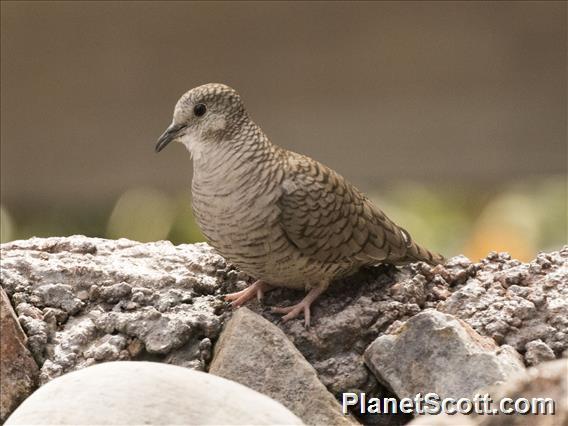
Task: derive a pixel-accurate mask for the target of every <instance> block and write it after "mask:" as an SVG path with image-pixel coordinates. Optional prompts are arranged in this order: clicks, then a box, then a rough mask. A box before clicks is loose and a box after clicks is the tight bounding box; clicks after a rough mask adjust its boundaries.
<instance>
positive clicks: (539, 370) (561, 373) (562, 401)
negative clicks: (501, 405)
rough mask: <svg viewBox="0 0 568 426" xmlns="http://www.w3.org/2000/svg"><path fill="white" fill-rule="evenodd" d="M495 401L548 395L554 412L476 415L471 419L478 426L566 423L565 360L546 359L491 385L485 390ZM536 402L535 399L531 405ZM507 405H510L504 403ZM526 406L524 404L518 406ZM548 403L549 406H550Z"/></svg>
mask: <svg viewBox="0 0 568 426" xmlns="http://www.w3.org/2000/svg"><path fill="white" fill-rule="evenodd" d="M487 392H488V393H489V395H491V397H492V399H493V400H494V401H496V402H498V401H501V400H502V399H503V398H511V399H513V400H519V399H523V398H524V399H527V400H529V401H533V398H539V399H540V398H543V399H544V398H550V399H551V400H553V401H554V414H550V411H549V412H548V414H546V415H543V414H542V413H541V414H538V415H532V414H516V415H505V414H499V415H495V416H475V417H473V418H472V419H473V420H475V421H476V423H477V424H479V425H481V426H501V425H503V424H506V425H510V426H521V425H528V424H530V425H536V426H556V425H566V424H568V360H567V359H559V360H555V361H549V362H545V363H543V364H539V365H538V366H536V367H533V368H530V369H529V370H528V371H527V372H526V373H523V374H517V375H516V376H514V377H513V378H511V379H510V380H509V381H507V382H506V383H503V384H500V385H498V386H494V387H493V388H490V389H488V391H487ZM537 404H538V403H536V402H535V405H533V406H534V407H536V405H537ZM507 407H508V408H509V407H510V405H508V406H507ZM524 407H528V405H525V404H523V405H522V406H521V408H523V409H524ZM550 408H551V406H550V405H549V406H548V409H550Z"/></svg>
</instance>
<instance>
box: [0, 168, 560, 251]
mask: <svg viewBox="0 0 568 426" xmlns="http://www.w3.org/2000/svg"><path fill="white" fill-rule="evenodd" d="M566 191H567V183H566V179H565V176H550V177H546V178H535V179H530V180H527V181H525V182H522V183H515V184H507V185H505V186H503V187H500V188H495V187H493V186H492V187H491V190H490V191H488V190H487V188H484V187H481V186H477V187H466V186H463V185H462V186H452V185H432V184H429V185H428V184H421V183H417V182H403V183H398V184H396V185H393V186H390V187H387V188H381V189H377V190H376V191H372V192H370V193H369V196H370V198H371V199H372V200H373V202H375V204H376V205H377V206H379V207H380V208H381V209H382V210H383V211H385V212H386V213H387V215H388V216H389V217H391V218H392V219H393V220H394V221H395V222H396V223H398V224H399V225H401V226H402V227H404V228H405V229H407V230H408V231H409V232H410V233H411V234H412V235H413V237H414V239H415V240H416V241H418V242H419V243H421V244H423V245H425V246H427V247H428V248H430V249H432V250H437V251H439V252H441V253H443V254H444V255H446V256H453V255H457V254H465V255H466V256H468V257H470V258H471V259H473V260H477V259H479V258H482V257H484V256H485V255H487V253H488V252H489V251H508V252H509V253H511V254H512V255H513V256H514V257H516V258H518V259H520V260H525V261H526V260H530V259H531V258H533V257H534V255H535V254H536V253H537V252H538V251H548V250H556V249H558V248H559V247H561V246H562V245H564V244H566V243H567V239H568V238H567V233H568V231H567V223H568V212H567V192H566ZM0 221H1V228H0V229H1V241H2V242H7V241H11V240H14V239H25V238H29V237H32V236H39V237H47V236H61V235H73V234H84V235H88V236H93V237H103V238H129V239H132V240H137V241H143V242H146V241H156V240H170V241H172V243H174V244H182V243H193V242H198V241H204V237H203V235H202V234H201V232H200V230H199V228H198V226H197V225H196V223H195V220H194V218H193V215H192V212H191V199H190V196H189V195H188V194H187V193H183V194H173V195H172V194H167V193H165V192H162V191H159V190H156V189H154V188H133V189H130V190H128V191H126V192H124V193H123V194H122V195H121V196H120V197H118V199H116V200H115V201H114V202H113V203H110V204H108V205H93V206H52V207H49V208H42V209H37V208H30V207H25V206H24V207H19V208H11V207H10V206H6V205H2V206H1V208H0Z"/></svg>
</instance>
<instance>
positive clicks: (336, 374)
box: [231, 246, 568, 396]
mask: <svg viewBox="0 0 568 426" xmlns="http://www.w3.org/2000/svg"><path fill="white" fill-rule="evenodd" d="M236 285H238V283H237V284H236ZM231 286H232V287H233V288H234V286H235V284H231ZM301 297H303V294H301V293H300V292H295V291H292V290H287V289H278V290H275V291H272V292H270V293H268V294H267V297H266V300H265V304H264V305H263V304H259V303H257V302H252V303H249V304H248V305H247V306H249V307H250V308H251V309H253V310H254V311H255V312H258V313H260V314H262V315H263V316H264V317H265V318H267V319H269V320H270V321H272V322H275V323H277V324H278V326H279V327H280V328H281V329H282V330H283V331H284V332H285V333H286V335H287V336H288V337H289V338H290V339H291V340H292V341H293V342H294V344H295V345H296V347H297V348H298V349H299V350H300V352H302V354H303V355H304V356H305V357H306V359H307V360H308V361H309V362H310V363H311V364H312V365H313V366H314V367H315V368H316V370H317V371H318V374H319V377H320V380H321V381H322V382H323V383H324V384H325V385H326V386H327V387H328V389H329V390H330V391H331V392H333V393H334V394H336V395H337V396H340V394H341V392H344V391H346V390H350V391H355V392H367V393H372V394H376V393H383V392H384V389H380V388H378V387H377V382H376V380H375V378H374V376H373V374H372V373H370V372H369V371H368V369H367V368H366V367H365V365H364V361H363V352H364V351H365V349H366V348H367V347H368V346H369V344H371V342H373V340H375V339H376V338H377V337H378V336H381V335H383V334H385V333H388V332H389V331H390V330H391V329H396V328H397V327H398V326H399V325H400V323H401V322H404V321H406V320H408V319H409V318H411V317H413V316H414V315H416V314H418V313H419V312H422V311H423V310H425V309H429V308H433V309H436V310H439V311H441V312H445V313H449V314H451V315H453V316H454V317H456V318H459V319H462V320H464V321H465V322H466V323H468V324H469V325H470V326H472V327H473V328H474V329H475V331H477V332H478V333H479V334H480V335H482V336H488V337H491V338H493V339H494V340H495V342H496V343H497V344H498V345H502V344H508V345H510V346H512V347H514V348H515V349H516V350H517V351H518V352H519V353H521V354H525V353H526V352H527V350H528V348H527V344H528V343H530V342H532V341H535V340H538V339H541V340H542V341H543V342H544V343H545V344H546V345H547V346H548V347H549V348H551V350H552V351H553V353H554V355H555V357H556V358H559V357H561V356H562V353H563V352H564V351H567V350H568V246H564V247H563V248H562V249H560V250H559V251H555V252H550V253H540V254H539V255H538V256H537V257H536V258H535V259H534V260H532V261H531V262H528V263H522V262H519V261H518V260H515V259H512V258H511V256H510V255H509V254H507V253H489V255H488V256H487V257H486V258H484V259H481V260H480V261H479V262H472V261H471V260H469V259H468V258H466V257H464V256H455V257H452V258H450V259H448V261H447V262H446V263H445V264H444V265H437V266H429V265H426V264H424V263H421V262H419V263H415V264H411V265H406V266H402V267H399V268H392V267H385V266H381V267H379V268H375V269H367V270H362V271H360V272H359V273H358V274H356V275H354V276H352V277H350V278H347V279H344V280H342V281H340V282H337V283H334V284H333V285H332V286H331V287H330V288H329V289H328V291H327V292H326V293H324V294H323V295H322V296H320V297H319V298H318V300H317V301H316V302H315V303H314V304H313V305H312V306H313V307H312V326H311V327H310V329H308V330H306V329H305V328H304V327H303V324H302V321H301V320H294V321H288V322H286V323H282V322H280V321H279V320H278V319H279V317H278V316H277V315H275V314H272V313H271V312H270V305H282V306H286V305H289V304H292V303H297V302H298V301H299V300H300V299H301ZM529 358H530V356H529ZM533 359H534V358H533ZM343 361H346V362H343ZM536 362H539V361H536ZM527 363H528V360H527ZM529 365H530V364H529Z"/></svg>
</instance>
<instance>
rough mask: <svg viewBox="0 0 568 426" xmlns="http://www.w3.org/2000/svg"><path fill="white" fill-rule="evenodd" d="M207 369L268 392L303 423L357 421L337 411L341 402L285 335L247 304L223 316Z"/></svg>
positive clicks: (337, 423) (264, 392) (319, 423)
mask: <svg viewBox="0 0 568 426" xmlns="http://www.w3.org/2000/svg"><path fill="white" fill-rule="evenodd" d="M209 372H210V373H212V374H215V375H218V376H221V377H225V378H227V379H231V380H234V381H237V382H239V383H242V384H243V385H246V386H248V387H250V388H252V389H255V390H256V391H258V392H261V393H262V394H264V395H268V396H270V397H271V398H273V399H275V400H276V401H279V402H281V403H282V404H283V405H284V406H286V407H288V408H289V409H290V410H291V411H292V412H294V413H295V414H296V415H297V416H298V417H300V418H301V419H302V420H303V421H304V422H305V423H306V424H309V425H321V424H333V425H352V424H357V423H356V422H354V421H353V420H351V419H350V418H349V417H347V416H344V415H343V414H342V413H341V406H340V405H339V403H338V402H337V401H336V400H335V398H334V397H333V395H331V394H330V393H329V392H328V391H327V389H326V388H325V386H324V385H323V384H322V383H321V382H320V381H319V380H318V377H317V373H316V371H315V370H314V368H313V367H312V366H311V365H310V364H309V363H308V362H307V361H306V360H305V359H304V357H303V356H302V354H301V353H300V352H298V350H297V349H296V348H295V347H294V345H293V344H292V343H291V342H290V340H288V338H287V337H286V335H285V334H284V333H283V332H282V331H281V330H280V329H279V328H278V327H276V326H274V325H273V324H271V323H270V322H268V321H266V320H265V319H264V318H262V317H261V316H259V315H257V314H255V313H253V312H251V311H250V310H248V309H247V308H240V309H239V310H237V311H236V312H235V313H234V314H233V317H232V318H231V319H230V320H229V321H228V322H227V324H226V326H225V328H224V330H223V332H222V333H221V336H220V337H219V341H218V342H217V345H216V346H215V350H214V355H213V360H212V362H211V367H210V369H209Z"/></svg>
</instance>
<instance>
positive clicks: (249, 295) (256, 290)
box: [225, 280, 273, 308]
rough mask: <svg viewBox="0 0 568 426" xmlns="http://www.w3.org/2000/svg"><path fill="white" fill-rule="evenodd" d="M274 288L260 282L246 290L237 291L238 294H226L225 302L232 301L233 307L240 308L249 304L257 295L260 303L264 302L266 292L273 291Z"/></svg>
mask: <svg viewBox="0 0 568 426" xmlns="http://www.w3.org/2000/svg"><path fill="white" fill-rule="evenodd" d="M272 288H273V287H272V286H271V285H269V284H267V283H265V282H264V281H262V280H258V281H255V282H254V284H251V285H250V286H248V287H247V288H245V289H244V290H241V291H237V292H236V293H229V294H226V295H225V300H227V301H230V302H231V306H232V307H234V308H238V307H239V306H241V305H243V304H244V303H246V302H248V301H249V300H250V299H253V298H254V296H255V295H256V297H257V298H258V300H259V301H260V300H262V298H263V297H264V293H265V292H266V291H270V290H272Z"/></svg>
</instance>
